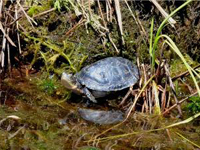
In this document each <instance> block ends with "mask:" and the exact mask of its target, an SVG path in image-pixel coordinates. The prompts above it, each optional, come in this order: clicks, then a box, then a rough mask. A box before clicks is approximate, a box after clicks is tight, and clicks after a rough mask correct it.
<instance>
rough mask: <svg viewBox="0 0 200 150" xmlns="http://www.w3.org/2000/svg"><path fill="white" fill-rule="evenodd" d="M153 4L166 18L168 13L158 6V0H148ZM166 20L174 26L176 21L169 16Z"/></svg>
mask: <svg viewBox="0 0 200 150" xmlns="http://www.w3.org/2000/svg"><path fill="white" fill-rule="evenodd" d="M150 1H151V2H152V3H153V4H154V5H155V6H156V8H157V9H158V10H159V11H160V13H161V14H162V15H163V16H164V17H165V18H167V17H168V16H169V15H168V14H167V13H166V11H165V10H164V9H163V8H162V7H161V6H160V4H158V2H157V1H156V0H150ZM168 22H169V23H170V25H171V26H172V27H173V28H174V24H175V23H176V21H175V20H174V19H173V18H172V17H170V18H169V19H168Z"/></svg>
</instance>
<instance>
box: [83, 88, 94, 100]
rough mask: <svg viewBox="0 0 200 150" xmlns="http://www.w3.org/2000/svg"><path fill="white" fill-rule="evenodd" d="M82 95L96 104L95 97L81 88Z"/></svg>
mask: <svg viewBox="0 0 200 150" xmlns="http://www.w3.org/2000/svg"><path fill="white" fill-rule="evenodd" d="M83 93H84V94H85V95H86V96H87V98H89V99H90V100H91V101H92V102H94V103H97V100H96V99H95V97H94V96H93V95H92V93H91V92H90V91H89V90H88V89H87V88H86V87H84V88H83Z"/></svg>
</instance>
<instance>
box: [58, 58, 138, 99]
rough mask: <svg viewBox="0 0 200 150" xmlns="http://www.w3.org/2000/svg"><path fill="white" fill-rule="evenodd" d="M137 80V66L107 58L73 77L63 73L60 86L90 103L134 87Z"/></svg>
mask: <svg viewBox="0 0 200 150" xmlns="http://www.w3.org/2000/svg"><path fill="white" fill-rule="evenodd" d="M138 79H139V73H138V69H137V66H136V65H134V64H133V63H132V62H131V61H130V60H127V59H125V58H122V57H108V58H105V59H102V60H99V61H97V62H95V63H93V64H91V65H88V66H86V67H84V68H83V69H82V70H81V71H80V72H78V73H76V74H75V75H74V76H72V75H69V74H67V73H65V72H64V73H63V74H62V77H61V82H62V84H63V85H64V86H65V87H66V88H67V89H70V90H72V91H73V92H75V93H79V94H83V95H86V96H87V98H89V99H90V100H91V101H92V102H94V103H97V100H96V98H100V97H105V96H106V95H108V94H109V93H110V92H116V91H120V90H123V89H126V88H128V87H130V86H132V85H134V84H135V83H136V82H137V81H138Z"/></svg>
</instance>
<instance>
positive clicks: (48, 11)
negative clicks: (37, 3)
mask: <svg viewBox="0 0 200 150" xmlns="http://www.w3.org/2000/svg"><path fill="white" fill-rule="evenodd" d="M55 10H56V8H51V9H49V10H46V11H43V12H41V13H39V14H37V15H35V16H33V19H34V18H37V17H40V16H43V15H46V14H48V13H50V12H52V11H55Z"/></svg>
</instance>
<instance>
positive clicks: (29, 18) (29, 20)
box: [17, 1, 37, 28]
mask: <svg viewBox="0 0 200 150" xmlns="http://www.w3.org/2000/svg"><path fill="white" fill-rule="evenodd" d="M17 4H18V5H19V7H20V9H21V10H22V12H23V13H24V15H25V16H26V18H27V20H28V22H29V23H30V24H31V26H32V27H33V28H34V26H33V24H32V22H33V23H34V24H35V25H37V23H36V22H35V21H34V19H33V18H31V17H30V16H28V15H27V13H26V12H25V10H24V8H23V7H22V5H21V4H20V2H19V1H17Z"/></svg>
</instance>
